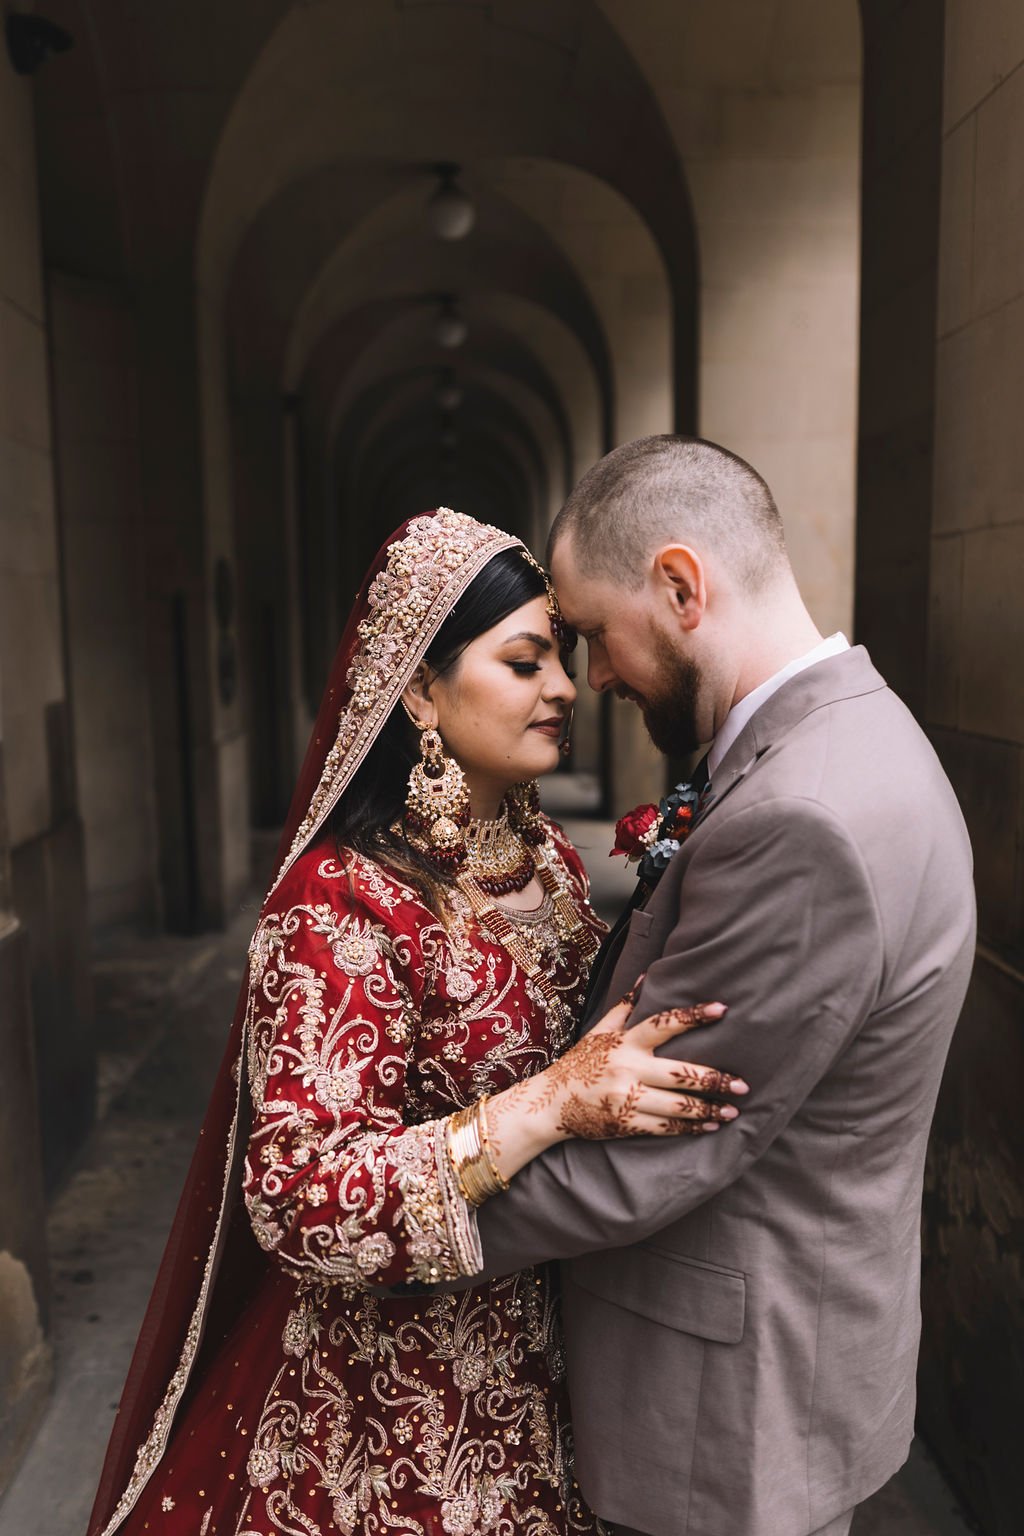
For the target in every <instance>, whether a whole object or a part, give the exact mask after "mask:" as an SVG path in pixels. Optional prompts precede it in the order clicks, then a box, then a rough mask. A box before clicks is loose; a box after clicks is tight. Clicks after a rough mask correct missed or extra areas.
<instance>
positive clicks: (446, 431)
mask: <svg viewBox="0 0 1024 1536" xmlns="http://www.w3.org/2000/svg"><path fill="white" fill-rule="evenodd" d="M438 442H439V443H440V444H441V447H442V448H443V449H444V451H445V453H454V452H455V450H456V448H457V447H458V446H459V434H458V433H457V432H456V430H455V427H454V425H453V424H452V422H450V421H449V422H446V424H445V425H444V426H443V427H442V428H441V435H440V437H439V438H438Z"/></svg>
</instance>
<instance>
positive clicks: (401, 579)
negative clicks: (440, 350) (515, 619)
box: [271, 507, 526, 891]
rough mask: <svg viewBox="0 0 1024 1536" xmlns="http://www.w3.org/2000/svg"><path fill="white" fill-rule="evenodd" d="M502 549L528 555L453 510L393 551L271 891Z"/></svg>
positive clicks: (416, 525)
mask: <svg viewBox="0 0 1024 1536" xmlns="http://www.w3.org/2000/svg"><path fill="white" fill-rule="evenodd" d="M503 549H522V550H523V551H524V554H525V553H526V546H525V545H524V544H523V543H522V541H521V540H520V539H517V538H514V537H513V535H512V534H510V533H505V532H504V531H503V530H502V529H501V528H495V527H493V526H492V525H491V524H490V523H481V522H478V521H477V520H476V518H473V517H467V516H466V515H465V513H462V512H453V511H452V509H451V508H450V507H441V508H439V509H438V511H437V512H435V513H434V514H433V516H429V517H416V518H413V520H412V522H411V523H410V524H409V527H408V531H407V532H406V535H405V537H404V538H403V539H397V540H396V541H395V543H394V544H392V545H391V547H390V549H389V550H388V555H387V560H386V563H385V565H384V568H383V570H381V571H379V572H378V573H377V575H376V576H375V577H374V579H373V582H372V583H371V585H370V590H369V592H368V593H367V608H368V613H367V616H366V618H365V619H364V620H363V621H362V623H361V624H360V626H359V640H360V644H359V646H358V648H357V650H356V653H355V656H354V657H353V660H352V665H351V666H350V667H349V672H348V677H347V679H346V681H347V683H348V686H349V688H350V689H351V695H350V698H349V701H348V703H347V704H346V705H345V707H344V708H343V709H342V711H341V714H340V715H339V717H338V732H337V735H336V737H335V740H334V744H333V746H332V747H331V749H330V751H329V752H328V754H327V761H326V762H325V764H324V770H323V773H322V774H321V776H320V782H319V784H318V785H317V787H316V789H315V791H314V792H313V797H312V799H311V801H310V803H309V809H308V810H307V812H306V814H305V816H304V817H303V819H302V822H301V824H300V826H299V830H298V831H297V832H296V834H295V837H294V839H293V841H292V845H291V848H290V849H289V850H288V855H287V857H286V859H285V861H284V863H283V864H282V866H281V868H280V870H279V871H278V874H277V879H276V880H275V881H274V884H273V886H272V887H271V891H274V890H276V889H277V887H278V885H279V884H280V882H281V878H282V876H283V875H284V874H285V872H286V871H287V870H288V869H290V867H291V865H292V864H293V863H294V862H295V860H296V858H297V857H298V856H299V854H300V853H301V852H302V850H303V848H305V847H306V846H307V845H308V844H309V843H310V841H311V840H312V839H313V838H314V837H315V836H316V834H317V832H318V831H319V830H320V828H321V827H322V826H323V824H324V822H325V821H326V819H327V817H328V816H329V815H330V813H331V811H332V810H333V809H334V807H335V806H336V805H337V803H338V801H339V799H340V798H341V796H342V794H343V793H344V791H345V789H346V788H347V787H348V785H349V784H350V783H351V782H352V778H353V776H354V774H355V772H356V770H357V769H358V767H359V765H360V763H361V762H362V761H363V758H364V757H365V756H366V754H367V752H368V751H369V749H370V747H371V746H372V744H373V741H374V738H375V737H376V735H377V732H378V731H379V729H380V727H381V725H382V724H383V722H384V721H385V720H386V719H387V717H388V715H389V714H390V713H391V711H392V710H393V709H394V707H395V705H396V704H397V702H398V699H399V697H400V695H401V693H402V689H403V688H404V687H405V686H406V684H407V683H408V681H409V679H410V678H411V677H412V675H413V673H414V672H415V670H416V667H417V666H418V665H419V663H420V661H421V660H422V659H423V654H424V652H425V651H426V649H427V647H428V646H429V644H430V642H431V640H433V638H434V636H435V635H436V634H437V631H438V630H439V629H440V627H441V625H442V624H443V623H444V621H445V619H446V618H447V617H448V615H449V613H450V612H451V611H452V608H453V607H454V606H455V604H456V603H457V602H458V600H459V598H460V597H461V596H462V594H463V592H465V590H466V588H467V587H468V586H469V585H470V583H471V582H472V581H473V579H474V577H475V576H477V575H478V573H479V572H480V571H481V570H482V569H483V567H484V566H485V565H486V564H487V562H488V561H489V560H491V559H493V557H494V556H495V555H497V554H499V553H500V552H501V551H502V550H503Z"/></svg>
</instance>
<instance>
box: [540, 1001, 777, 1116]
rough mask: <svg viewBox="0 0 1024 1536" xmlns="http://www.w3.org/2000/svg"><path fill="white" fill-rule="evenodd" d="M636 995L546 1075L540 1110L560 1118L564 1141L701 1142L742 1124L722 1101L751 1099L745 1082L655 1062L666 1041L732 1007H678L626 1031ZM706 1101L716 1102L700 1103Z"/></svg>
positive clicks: (679, 1063)
mask: <svg viewBox="0 0 1024 1536" xmlns="http://www.w3.org/2000/svg"><path fill="white" fill-rule="evenodd" d="M635 991H636V989H635V988H634V992H633V993H632V994H629V995H627V996H626V997H624V998H623V999H622V1001H621V1002H620V1003H617V1004H616V1005H615V1007H614V1008H612V1009H611V1010H610V1011H609V1012H608V1013H606V1014H605V1016H604V1018H603V1019H601V1021H600V1023H598V1024H596V1025H595V1026H594V1028H593V1029H591V1030H590V1031H589V1032H588V1033H587V1034H585V1035H584V1036H583V1038H582V1039H581V1040H578V1041H577V1042H576V1044H575V1045H574V1046H572V1047H571V1048H570V1049H569V1050H568V1051H566V1053H565V1055H564V1056H561V1057H560V1058H559V1059H558V1060H557V1061H556V1062H553V1063H552V1064H551V1066H549V1067H548V1068H547V1070H546V1071H545V1072H544V1073H543V1074H542V1075H541V1076H542V1079H543V1080H545V1081H544V1092H543V1095H542V1096H541V1097H540V1099H539V1100H538V1101H537V1103H536V1106H535V1107H536V1109H537V1110H539V1111H543V1112H544V1113H545V1114H546V1115H550V1114H554V1116H555V1128H556V1130H557V1131H558V1132H559V1133H561V1136H565V1137H570V1136H578V1137H582V1138H584V1139H586V1140H589V1141H603V1140H607V1139H610V1138H612V1137H620V1136H686V1135H701V1134H703V1133H705V1132H708V1131H717V1130H718V1128H719V1125H720V1124H721V1123H722V1122H723V1121H728V1120H735V1118H736V1116H737V1115H738V1114H739V1110H738V1109H737V1108H736V1107H735V1105H734V1104H730V1103H724V1104H723V1103H719V1102H718V1101H717V1099H718V1098H723V1097H725V1096H727V1095H731V1094H744V1093H746V1092H747V1091H748V1089H747V1085H746V1083H745V1082H743V1081H742V1079H741V1078H738V1077H733V1076H731V1074H730V1073H728V1072H719V1071H718V1070H716V1068H714V1067H704V1066H699V1065H698V1064H697V1063H695V1062H688V1061H675V1060H673V1059H672V1058H671V1057H665V1056H657V1055H655V1050H656V1048H657V1047H658V1046H660V1045H664V1044H665V1042H666V1041H667V1040H671V1039H673V1038H674V1037H675V1036H677V1035H682V1034H685V1033H686V1032H687V1031H688V1030H691V1029H696V1028H697V1027H698V1026H699V1025H701V1024H711V1023H714V1022H715V1020H716V1019H720V1018H721V1017H722V1015H723V1014H724V1013H725V1005H724V1004H723V1003H698V1004H697V1005H696V1006H695V1007H692V1008H672V1009H669V1010H668V1011H667V1012H665V1013H658V1014H654V1015H653V1016H651V1017H649V1018H646V1019H643V1020H642V1021H641V1022H640V1023H639V1024H635V1025H633V1027H632V1028H627V1024H628V1021H629V1018H630V1015H631V1013H632V1011H633V1006H634V997H635ZM704 1094H708V1095H714V1096H717V1097H709V1098H704V1097H700V1096H699V1095H704Z"/></svg>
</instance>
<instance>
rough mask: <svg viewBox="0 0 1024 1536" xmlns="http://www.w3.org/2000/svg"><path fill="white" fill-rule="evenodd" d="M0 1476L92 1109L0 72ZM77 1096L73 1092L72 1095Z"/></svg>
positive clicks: (42, 371)
mask: <svg viewBox="0 0 1024 1536" xmlns="http://www.w3.org/2000/svg"><path fill="white" fill-rule="evenodd" d="M0 227H2V229H3V239H2V240H0V656H2V657H3V668H2V675H0V1050H2V1052H3V1056H2V1060H3V1066H4V1070H3V1078H2V1085H3V1086H2V1088H0V1162H2V1166H3V1168H4V1169H5V1172H6V1174H7V1177H6V1178H5V1180H4V1193H2V1194H0V1445H2V1446H3V1452H2V1453H0V1477H2V1476H3V1474H4V1471H5V1470H6V1466H5V1462H6V1459H7V1458H13V1457H14V1456H15V1455H16V1454H17V1452H18V1450H19V1449H20V1446H21V1444H22V1443H23V1441H24V1439H25V1437H26V1435H27V1434H28V1432H29V1431H30V1429H31V1426H32V1424H33V1423H34V1421H35V1417H36V1415H37V1414H38V1411H39V1409H40V1406H41V1403H42V1400H43V1396H44V1393H45V1389H46V1382H47V1379H48V1357H47V1350H46V1346H45V1344H44V1341H43V1333H42V1328H43V1321H44V1318H45V1312H46V1297H47V1279H46V1238H45V1225H44V1221H43V1214H42V1213H43V1210H44V1202H43V1179H44V1171H43V1159H42V1156H41V1138H40V1123H39V1108H38V1106H39V1102H40V1094H39V1088H40V1086H41V1087H42V1094H41V1100H42V1106H43V1116H44V1118H43V1131H44V1138H43V1140H44V1144H45V1145H46V1148H47V1157H46V1172H47V1174H48V1175H49V1177H50V1180H51V1182H52V1180H53V1179H54V1178H55V1177H56V1176H57V1175H58V1173H59V1172H60V1170H61V1167H62V1166H63V1163H64V1161H65V1159H66V1156H67V1152H68V1147H69V1142H71V1143H73V1141H74V1139H76V1137H77V1135H78V1134H80V1130H81V1123H82V1121H83V1119H84V1120H88V1118H89V1117H90V1116H91V1114H92V1092H91V1077H92V1060H91V1053H90V1044H91V1042H90V1040H89V1035H88V1023H89V1016H88V1006H87V991H86V989H85V987H84V986H83V984H82V979H83V975H84V966H83V963H82V962H83V960H84V955H83V951H82V943H81V928H80V917H79V913H78V909H77V903H78V902H79V901H80V898H81V882H82V859H81V838H80V829H79V826H78V823H77V820H76V818H75V814H74V796H73V775H72V772H71V759H70V752H69V736H68V717H67V701H66V696H65V687H64V667H63V656H62V634H61V618H60V582H59V574H58V554H57V543H58V541H57V527H56V518H55V510H54V493H53V463H52V458H51V448H50V402H49V394H48V387H47V372H46V323H45V312H44V303H43V291H42V278H41V272H40V259H39V223H38V208H37V200H36V181H35V159H34V145H33V129H32V107H31V97H30V95H29V91H28V87H27V86H26V85H25V84H24V83H23V82H21V81H19V80H18V79H16V78H15V76H14V75H13V74H12V73H11V72H10V70H9V69H7V68H2V69H0ZM83 1086H84V1088H85V1091H84V1092H82V1091H81V1089H82V1088H83Z"/></svg>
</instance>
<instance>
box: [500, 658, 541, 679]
mask: <svg viewBox="0 0 1024 1536" xmlns="http://www.w3.org/2000/svg"><path fill="white" fill-rule="evenodd" d="M507 665H508V666H510V667H511V668H512V671H513V672H515V673H516V675H517V676H518V677H529V676H530V675H531V673H533V672H539V671H540V666H539V664H538V663H537V662H536V661H510V662H508V663H507Z"/></svg>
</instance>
